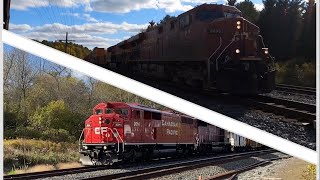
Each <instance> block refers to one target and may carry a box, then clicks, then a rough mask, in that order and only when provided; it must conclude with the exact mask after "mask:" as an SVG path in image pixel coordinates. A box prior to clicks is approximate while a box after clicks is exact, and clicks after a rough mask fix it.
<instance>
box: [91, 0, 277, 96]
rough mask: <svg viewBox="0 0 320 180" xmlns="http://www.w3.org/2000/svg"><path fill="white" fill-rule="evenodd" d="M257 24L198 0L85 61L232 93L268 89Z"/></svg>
mask: <svg viewBox="0 0 320 180" xmlns="http://www.w3.org/2000/svg"><path fill="white" fill-rule="evenodd" d="M259 31H260V30H259V27H258V26H256V25H255V24H253V23H251V22H249V21H248V20H247V19H245V18H243V16H242V13H241V11H239V10H238V9H237V8H236V7H234V6H227V5H218V4H202V5H200V6H197V7H195V8H193V9H191V10H189V11H187V12H185V13H182V14H180V15H178V16H177V17H169V18H166V19H164V20H163V21H162V22H161V23H160V24H158V25H149V27H148V28H147V29H146V30H145V31H144V32H141V33H139V34H137V35H135V36H132V37H131V38H129V39H126V40H124V41H122V42H120V43H118V44H116V45H114V46H111V47H109V48H107V50H105V49H104V48H95V49H94V50H93V52H92V53H91V54H90V55H88V56H87V57H86V58H85V60H87V61H89V62H92V63H94V64H97V65H99V66H102V67H105V68H108V69H111V70H114V71H116V72H119V73H121V74H126V75H134V74H142V75H144V76H145V77H152V78H154V79H159V80H163V81H170V82H173V83H175V84H181V85H185V86H190V87H193V88H199V89H208V88H212V87H214V88H216V89H218V90H221V91H224V92H229V93H234V94H257V93H263V92H270V91H272V90H273V89H274V87H275V65H274V58H273V57H272V56H271V55H270V54H269V50H268V48H267V47H266V46H265V44H264V42H263V38H262V36H261V35H260V34H259V33H260V32H259Z"/></svg>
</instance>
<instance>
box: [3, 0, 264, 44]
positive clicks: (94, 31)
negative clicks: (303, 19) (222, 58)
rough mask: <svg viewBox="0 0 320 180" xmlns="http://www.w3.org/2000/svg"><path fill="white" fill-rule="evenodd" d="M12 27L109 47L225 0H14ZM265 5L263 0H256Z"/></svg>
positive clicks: (35, 34) (35, 36)
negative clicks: (169, 18)
mask: <svg viewBox="0 0 320 180" xmlns="http://www.w3.org/2000/svg"><path fill="white" fill-rule="evenodd" d="M11 1H12V2H11V15H10V27H9V28H10V30H11V31H13V32H16V33H19V34H22V35H25V36H27V37H29V38H32V39H37V40H51V41H52V40H58V39H64V38H65V32H67V31H68V32H69V38H70V39H74V40H76V43H78V44H82V45H84V46H87V47H89V48H93V47H104V48H106V47H109V46H111V45H114V44H116V43H118V42H120V41H121V40H124V39H126V38H128V37H130V36H132V35H135V34H136V33H138V32H140V31H141V30H142V29H144V28H146V27H147V25H148V22H150V21H151V20H153V21H155V22H159V21H160V19H162V18H163V17H164V16H165V15H166V14H169V15H171V16H172V15H174V16H176V15H179V14H181V13H182V12H184V11H187V10H189V9H191V8H193V7H194V6H196V5H199V4H202V3H217V4H225V0H218V1H212V0H211V1H210V0H11ZM239 1H243V0H238V2H239ZM253 3H254V4H255V6H256V8H257V9H259V10H261V9H262V8H263V5H262V2H261V0H253Z"/></svg>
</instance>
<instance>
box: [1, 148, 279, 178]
mask: <svg viewBox="0 0 320 180" xmlns="http://www.w3.org/2000/svg"><path fill="white" fill-rule="evenodd" d="M273 151H275V150H272V149H268V150H261V151H253V152H246V153H237V154H227V155H220V156H215V157H210V158H201V159H196V160H189V161H190V162H191V161H192V162H197V161H207V160H211V159H216V158H223V157H226V158H227V157H233V156H241V155H245V154H247V155H250V154H252V153H259V152H260V153H264V152H266V153H268V152H273ZM158 161H159V162H160V163H163V161H161V160H158ZM158 161H156V162H158ZM189 161H187V162H189ZM165 162H167V161H165ZM167 163H170V162H167ZM178 164H179V163H178V162H174V161H173V162H171V163H170V165H174V166H175V165H178ZM132 166H134V164H133V165H131V166H130V165H128V164H127V165H124V166H123V167H124V168H127V167H132ZM115 167H117V166H104V165H99V166H85V167H79V168H70V169H59V170H52V171H42V172H33V173H25V174H15V175H5V176H4V180H9V179H10V180H17V179H19V180H20V179H26V180H28V179H38V178H48V177H54V176H63V175H69V174H78V173H84V172H93V171H100V170H107V169H111V168H112V169H114V168H115ZM120 168H121V167H120Z"/></svg>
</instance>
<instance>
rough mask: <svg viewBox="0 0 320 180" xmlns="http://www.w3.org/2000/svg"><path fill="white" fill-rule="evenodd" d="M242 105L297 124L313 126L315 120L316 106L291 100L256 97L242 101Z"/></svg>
mask: <svg viewBox="0 0 320 180" xmlns="http://www.w3.org/2000/svg"><path fill="white" fill-rule="evenodd" d="M244 103H245V104H247V105H248V106H250V107H252V108H254V109H260V110H262V111H264V112H270V113H272V114H275V115H280V116H284V117H286V118H287V119H286V120H288V121H295V120H297V122H296V123H297V124H301V125H307V124H312V125H314V123H315V120H316V105H313V104H307V103H302V102H297V101H292V100H286V99H280V98H273V97H269V96H263V95H257V96H255V97H252V98H251V97H250V98H246V99H244Z"/></svg>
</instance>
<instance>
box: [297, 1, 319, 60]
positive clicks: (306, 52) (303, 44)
mask: <svg viewBox="0 0 320 180" xmlns="http://www.w3.org/2000/svg"><path fill="white" fill-rule="evenodd" d="M302 24H303V28H302V33H301V36H300V39H299V42H300V44H299V47H298V49H299V55H300V56H303V57H305V58H306V59H307V60H308V61H311V62H313V63H315V57H316V5H315V2H314V0H309V2H308V3H307V6H306V7H305V13H304V14H303V20H302Z"/></svg>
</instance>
